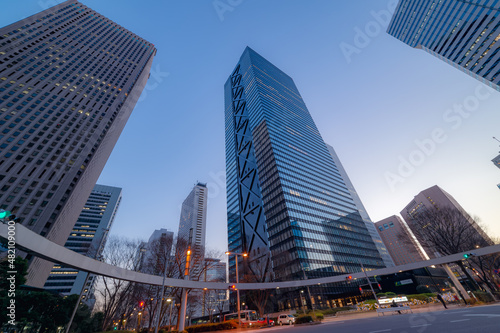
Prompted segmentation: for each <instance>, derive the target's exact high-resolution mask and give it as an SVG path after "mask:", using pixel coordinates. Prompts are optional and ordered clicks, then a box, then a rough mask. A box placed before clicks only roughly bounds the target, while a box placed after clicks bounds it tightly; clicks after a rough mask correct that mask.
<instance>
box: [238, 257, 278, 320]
mask: <svg viewBox="0 0 500 333" xmlns="http://www.w3.org/2000/svg"><path fill="white" fill-rule="evenodd" d="M254 256H255V253H254ZM244 273H245V274H244V276H243V282H248V283H263V282H270V281H272V271H271V260H270V259H269V252H266V251H262V253H261V254H260V255H258V256H257V257H256V258H254V259H253V260H249V261H248V262H245V265H244ZM271 293H272V292H271V290H269V289H265V290H247V291H245V297H246V298H247V299H248V301H250V302H251V304H253V305H254V306H255V307H256V308H257V311H259V314H260V316H261V317H263V316H264V313H265V312H266V307H267V303H268V301H269V297H270V296H271Z"/></svg>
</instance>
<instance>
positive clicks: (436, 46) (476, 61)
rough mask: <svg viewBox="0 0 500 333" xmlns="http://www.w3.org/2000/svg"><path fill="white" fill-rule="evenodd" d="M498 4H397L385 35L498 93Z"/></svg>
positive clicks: (418, 0)
mask: <svg viewBox="0 0 500 333" xmlns="http://www.w3.org/2000/svg"><path fill="white" fill-rule="evenodd" d="M499 14H500V1H498V0H485V1H461V0H440V1H435V0H411V1H410V0H401V1H400V2H399V4H398V6H397V8H396V11H395V13H394V16H393V18H392V20H391V22H390V24H389V28H388V29H387V32H388V33H389V34H390V35H392V36H394V37H396V38H397V39H399V40H401V41H402V42H404V43H406V44H408V45H409V46H411V47H415V48H418V49H422V50H424V51H426V52H428V53H430V54H432V55H434V56H436V57H438V58H440V59H441V60H443V61H446V62H447V63H449V64H450V65H452V66H454V67H456V68H458V69H459V70H461V71H463V72H464V73H467V74H469V75H470V76H472V77H474V78H476V79H478V80H480V81H481V82H483V83H485V84H487V85H488V86H490V87H492V88H494V89H496V90H499V91H500V86H499V82H500V52H499V51H500V43H499V42H498V41H499V40H500V15H499Z"/></svg>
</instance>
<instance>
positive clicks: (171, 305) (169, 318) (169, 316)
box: [167, 298, 175, 331]
mask: <svg viewBox="0 0 500 333" xmlns="http://www.w3.org/2000/svg"><path fill="white" fill-rule="evenodd" d="M167 302H170V314H169V315H168V330H169V331H171V328H170V324H171V319H172V307H173V306H174V303H175V300H172V299H171V298H167Z"/></svg>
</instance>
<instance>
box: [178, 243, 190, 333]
mask: <svg viewBox="0 0 500 333" xmlns="http://www.w3.org/2000/svg"><path fill="white" fill-rule="evenodd" d="M190 268H191V247H188V250H187V252H186V269H185V271H184V280H189V270H190ZM186 307H187V288H182V296H181V312H180V314H179V318H177V321H178V323H179V332H180V331H183V330H184V327H185V325H186Z"/></svg>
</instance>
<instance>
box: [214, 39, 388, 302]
mask: <svg viewBox="0 0 500 333" xmlns="http://www.w3.org/2000/svg"><path fill="white" fill-rule="evenodd" d="M224 89H225V122H226V173H227V185H226V186H227V214H228V243H229V250H230V251H235V252H243V251H245V252H248V253H249V258H248V260H249V261H250V262H252V261H257V260H258V262H260V263H262V261H263V260H261V259H265V258H263V253H264V256H265V255H266V254H265V253H266V252H267V251H269V250H270V258H271V261H272V268H273V273H274V277H275V279H277V280H294V279H303V278H315V277H324V276H331V275H336V274H342V273H348V272H356V271H360V270H361V269H360V263H359V262H360V261H361V262H362V263H363V264H364V265H365V267H367V268H369V269H375V268H381V267H384V263H383V261H382V259H381V257H380V254H379V252H378V250H377V248H376V246H375V244H374V242H373V239H372V238H371V236H370V233H369V231H368V230H367V228H366V225H365V223H364V221H363V219H362V217H361V215H360V212H359V210H358V208H357V207H356V204H355V202H354V200H353V198H352V195H351V193H350V192H349V189H348V188H347V186H346V183H345V181H344V180H343V179H342V175H341V174H340V172H339V170H338V167H337V166H336V165H335V162H334V161H333V159H332V156H331V155H330V153H329V151H328V148H327V146H326V144H325V143H324V141H323V139H322V137H321V135H320V133H319V131H318V129H317V128H316V125H315V124H314V121H313V119H312V117H311V115H310V114H309V111H308V110H307V107H306V105H305V103H304V101H303V100H302V97H301V96H300V93H299V91H298V89H297V87H296V86H295V84H294V82H293V80H292V79H291V78H290V77H289V76H288V75H286V74H285V73H284V72H282V71H281V70H279V69H278V68H277V67H275V66H274V65H273V64H271V63H270V62H269V61H267V60H266V59H264V58H263V57H262V56H260V55H259V54H257V53H256V52H255V51H253V50H252V49H250V48H249V47H247V48H246V49H245V51H244V52H243V55H242V56H241V58H240V60H239V62H238V64H237V65H236V67H235V69H234V70H233V71H232V74H231V75H230V77H229V79H228V80H227V81H226V83H225V86H224ZM264 264H265V263H264ZM240 267H241V266H240ZM231 272H232V273H233V274H234V257H233V260H232V261H230V273H231ZM231 279H232V278H231ZM230 281H234V280H230ZM313 289H314V288H313ZM351 290H352V287H347V286H338V287H335V288H334V287H331V288H322V290H321V291H320V290H318V291H317V292H316V293H317V294H318V295H319V294H320V293H321V294H322V295H323V296H318V298H316V301H320V299H321V300H325V298H324V297H328V298H331V297H334V296H333V295H338V294H340V293H342V292H349V291H351ZM356 290H357V288H356ZM312 293H313V294H314V293H315V290H313V291H312ZM297 297H298V296H297ZM314 297H316V296H313V298H314Z"/></svg>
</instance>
